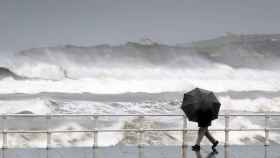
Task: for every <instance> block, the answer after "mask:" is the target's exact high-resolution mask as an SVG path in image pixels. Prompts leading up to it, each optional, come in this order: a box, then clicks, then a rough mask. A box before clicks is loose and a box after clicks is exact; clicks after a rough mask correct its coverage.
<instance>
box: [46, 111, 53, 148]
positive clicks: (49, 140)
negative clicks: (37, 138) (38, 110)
mask: <svg viewBox="0 0 280 158" xmlns="http://www.w3.org/2000/svg"><path fill="white" fill-rule="evenodd" d="M50 119H51V116H49V115H47V116H46V120H47V150H48V149H50V148H51V143H52V142H51V132H50Z"/></svg>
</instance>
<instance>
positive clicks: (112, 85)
mask: <svg viewBox="0 0 280 158" xmlns="http://www.w3.org/2000/svg"><path fill="white" fill-rule="evenodd" d="M34 67H35V68H30V69H31V70H28V68H25V67H22V68H21V70H22V69H23V70H24V72H28V73H29V75H27V76H28V77H39V78H41V79H40V80H15V79H13V78H5V79H3V80H1V81H0V93H38V92H66V93H81V92H91V93H123V92H150V93H157V92H163V91H187V90H190V89H192V88H194V87H201V88H205V89H209V90H213V91H215V92H224V91H228V90H234V91H252V90H261V91H279V90H280V82H279V80H280V73H279V72H278V71H268V70H266V71H265V70H253V69H233V68H231V67H228V66H225V65H214V66H213V67H211V68H192V69H189V68H185V69H170V68H163V67H150V68H147V67H146V68H145V67H144V68H128V67H127V68H112V69H103V68H82V67H81V68H80V69H78V68H76V70H75V71H76V72H71V71H68V70H63V69H62V68H60V67H57V66H46V67H45V65H43V66H42V65H41V66H39V67H37V66H34ZM18 74H21V73H18ZM67 77H68V78H67ZM45 79H51V80H45Z"/></svg>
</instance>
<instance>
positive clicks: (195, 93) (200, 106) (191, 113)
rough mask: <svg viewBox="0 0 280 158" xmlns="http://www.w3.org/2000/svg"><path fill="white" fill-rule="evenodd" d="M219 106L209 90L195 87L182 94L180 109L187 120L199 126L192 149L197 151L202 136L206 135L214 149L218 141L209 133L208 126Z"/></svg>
mask: <svg viewBox="0 0 280 158" xmlns="http://www.w3.org/2000/svg"><path fill="white" fill-rule="evenodd" d="M220 106H221V103H220V102H219V100H218V98H217V97H216V96H215V94H214V93H213V92H211V91H208V90H205V89H201V88H195V89H193V90H191V91H189V92H187V93H185V94H184V98H183V102H182V106H181V109H182V110H183V111H184V113H185V114H186V116H187V118H188V119H189V121H194V122H197V123H198V127H199V130H198V134H197V139H196V143H195V145H193V146H192V150H195V151H199V150H200V143H201V141H202V138H203V137H204V136H206V137H207V138H208V139H209V141H210V142H211V143H212V144H213V145H212V149H213V151H216V149H215V148H216V146H217V145H218V144H219V141H217V140H216V139H215V138H214V137H213V136H212V135H211V134H210V132H209V130H208V127H209V126H211V121H212V120H214V119H217V118H218V114H219V111H220Z"/></svg>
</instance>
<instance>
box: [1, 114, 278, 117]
mask: <svg viewBox="0 0 280 158" xmlns="http://www.w3.org/2000/svg"><path fill="white" fill-rule="evenodd" d="M66 116H67V117H68V116H69V117H71V116H78V117H79V116H80V117H86V116H87V117H94V116H97V117H108V116H109V117H129V116H131V117H133V116H134V117H135V116H148V117H157V116H159V117H160V116H178V117H181V116H185V115H184V114H1V115H0V117H66ZM219 116H280V113H272V114H271V113H261V114H220V115H219Z"/></svg>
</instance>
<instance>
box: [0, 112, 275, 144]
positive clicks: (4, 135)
mask: <svg viewBox="0 0 280 158" xmlns="http://www.w3.org/2000/svg"><path fill="white" fill-rule="evenodd" d="M171 116H172V117H181V118H182V119H183V120H182V121H183V122H182V124H183V126H182V128H172V129H171V128H168V129H146V128H140V129H98V128H97V123H98V119H99V118H101V117H140V118H142V119H143V118H144V117H171ZM219 116H220V117H224V119H225V127H224V128H219V129H218V128H216V129H209V130H210V131H223V132H225V140H224V142H225V143H224V145H225V146H228V145H229V136H230V135H229V133H230V132H231V131H263V132H264V134H265V137H264V138H265V140H264V145H265V146H267V145H269V132H270V131H280V128H270V127H269V119H270V118H271V117H276V116H280V114H222V115H219ZM236 116H246V117H251V116H256V117H263V118H264V121H265V125H264V128H258V129H257V128H246V129H245V128H240V129H236V128H230V118H231V117H236ZM11 117H13V118H14V117H43V118H45V119H46V126H47V128H46V130H7V129H6V126H5V124H6V121H7V119H9V118H11ZM57 117H91V118H93V125H94V127H93V129H90V130H50V128H49V123H50V120H51V119H53V118H57ZM0 118H2V130H1V133H2V139H3V143H2V149H7V148H8V137H7V136H8V134H10V133H37V134H46V137H47V138H46V139H47V140H46V148H47V149H49V148H51V147H52V141H51V136H52V135H53V134H55V133H77V132H78V133H81V132H82V133H92V134H93V142H92V147H93V148H96V147H98V133H101V132H135V133H137V134H138V145H139V147H141V146H142V145H143V136H144V133H145V132H149V131H166V132H170V131H178V132H182V146H183V147H184V146H187V142H186V134H187V132H188V131H197V130H198V129H195V128H188V127H187V123H188V121H187V119H186V117H185V115H177V114H171V115H165V114H155V115H154V114H145V115H142V114H141V115H140V114H121V115H107V114H105V115H103V114H102V115H95V114H51V115H34V114H9V115H0Z"/></svg>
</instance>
